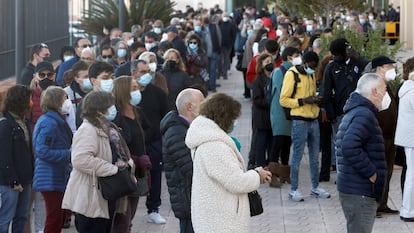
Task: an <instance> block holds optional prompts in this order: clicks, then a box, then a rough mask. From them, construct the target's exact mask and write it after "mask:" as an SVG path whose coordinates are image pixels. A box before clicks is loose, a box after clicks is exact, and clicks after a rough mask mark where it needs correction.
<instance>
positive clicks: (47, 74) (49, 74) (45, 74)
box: [39, 72, 55, 79]
mask: <svg viewBox="0 0 414 233" xmlns="http://www.w3.org/2000/svg"><path fill="white" fill-rule="evenodd" d="M54 75H55V73H53V72H49V73H39V77H40V78H42V79H43V78H45V77H46V78H51V77H53V76H54Z"/></svg>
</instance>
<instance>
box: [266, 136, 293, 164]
mask: <svg viewBox="0 0 414 233" xmlns="http://www.w3.org/2000/svg"><path fill="white" fill-rule="evenodd" d="M291 145H292V138H291V137H290V136H286V135H276V136H273V143H272V152H271V155H272V157H271V158H270V161H271V162H276V163H280V162H281V163H282V164H283V165H288V164H289V155H290V146H291Z"/></svg>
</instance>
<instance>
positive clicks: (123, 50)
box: [115, 41, 129, 66]
mask: <svg viewBox="0 0 414 233" xmlns="http://www.w3.org/2000/svg"><path fill="white" fill-rule="evenodd" d="M115 54H116V65H117V66H119V65H121V64H123V63H125V62H126V61H128V59H129V58H128V44H127V43H125V42H123V41H119V42H118V43H116V45H115Z"/></svg>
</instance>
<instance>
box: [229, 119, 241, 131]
mask: <svg viewBox="0 0 414 233" xmlns="http://www.w3.org/2000/svg"><path fill="white" fill-rule="evenodd" d="M238 123H239V122H238V120H237V119H236V120H234V121H233V126H232V128H231V129H230V131H229V132H228V133H231V132H233V131H234V129H235V128H236V127H237V124H238Z"/></svg>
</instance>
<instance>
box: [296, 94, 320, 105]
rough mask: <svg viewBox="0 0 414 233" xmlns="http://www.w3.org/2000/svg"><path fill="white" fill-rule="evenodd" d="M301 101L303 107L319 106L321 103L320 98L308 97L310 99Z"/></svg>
mask: <svg viewBox="0 0 414 233" xmlns="http://www.w3.org/2000/svg"><path fill="white" fill-rule="evenodd" d="M300 100H301V101H299V103H300V102H302V104H301V105H304V104H319V103H320V98H319V97H318V96H308V97H306V98H303V99H300Z"/></svg>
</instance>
